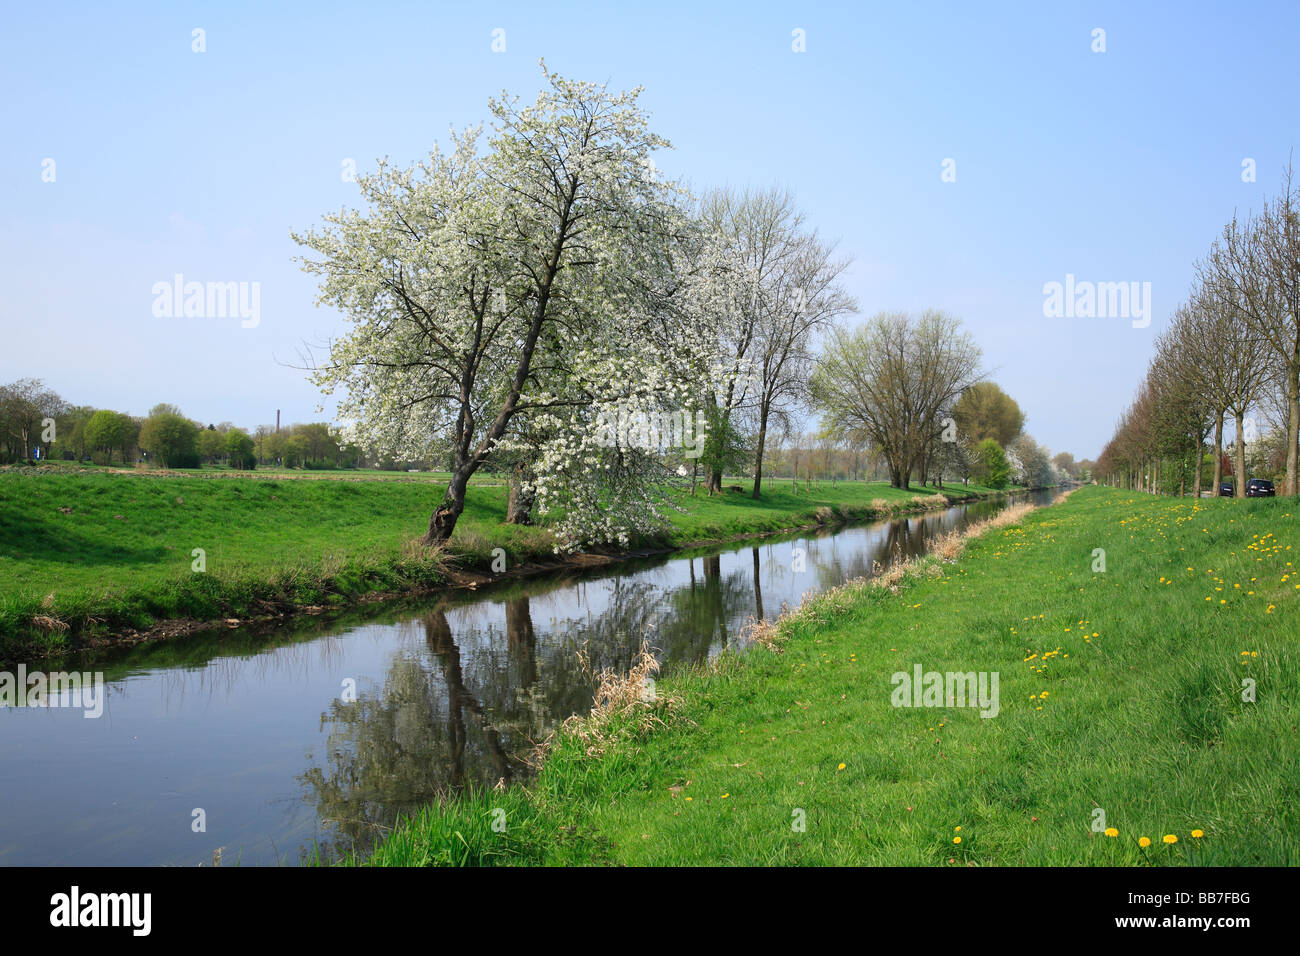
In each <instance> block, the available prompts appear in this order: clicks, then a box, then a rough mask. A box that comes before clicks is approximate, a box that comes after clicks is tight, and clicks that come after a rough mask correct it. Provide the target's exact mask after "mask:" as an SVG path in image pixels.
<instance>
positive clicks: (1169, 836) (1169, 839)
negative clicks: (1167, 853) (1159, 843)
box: [1164, 833, 1178, 843]
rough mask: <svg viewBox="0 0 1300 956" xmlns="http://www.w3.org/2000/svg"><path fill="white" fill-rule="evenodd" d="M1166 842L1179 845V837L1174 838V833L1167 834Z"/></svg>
mask: <svg viewBox="0 0 1300 956" xmlns="http://www.w3.org/2000/svg"><path fill="white" fill-rule="evenodd" d="M1164 840H1165V842H1166V843H1177V842H1178V837H1176V836H1174V835H1173V834H1172V833H1166V834H1165V836H1164Z"/></svg>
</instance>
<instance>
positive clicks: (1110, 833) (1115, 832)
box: [1106, 827, 1119, 837]
mask: <svg viewBox="0 0 1300 956" xmlns="http://www.w3.org/2000/svg"><path fill="white" fill-rule="evenodd" d="M1106 836H1108V837H1117V836H1119V831H1118V830H1116V829H1115V828H1114V827H1107V828H1106Z"/></svg>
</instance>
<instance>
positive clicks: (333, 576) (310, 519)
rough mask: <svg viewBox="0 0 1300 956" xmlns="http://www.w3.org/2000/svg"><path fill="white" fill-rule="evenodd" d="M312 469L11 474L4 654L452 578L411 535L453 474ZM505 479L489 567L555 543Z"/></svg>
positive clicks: (6, 488)
mask: <svg viewBox="0 0 1300 956" xmlns="http://www.w3.org/2000/svg"><path fill="white" fill-rule="evenodd" d="M305 475H306V477H305V479H304V480H294V479H283V478H270V477H258V476H256V475H254V476H249V475H238V474H235V473H229V472H227V473H218V472H200V473H198V474H196V475H194V476H179V475H175V474H167V475H156V474H149V473H144V474H139V473H129V474H122V473H113V472H112V471H110V470H107V469H99V470H90V469H85V470H81V469H74V468H68V467H60V466H43V467H41V468H21V469H13V470H9V471H5V472H0V658H3V657H5V656H8V655H14V656H17V655H18V654H21V653H24V652H27V651H30V650H31V649H32V648H33V647H36V648H39V647H41V646H46V647H49V646H59V645H60V644H64V643H68V644H70V643H72V642H75V641H76V640H77V639H78V638H80V637H81V636H83V635H85V634H93V633H95V632H101V633H102V632H105V631H111V630H113V629H122V628H144V627H147V626H149V625H150V624H152V623H154V622H155V621H158V620H165V619H169V618H195V619H203V620H206V619H214V618H221V617H242V616H245V615H248V614H256V613H259V612H264V611H266V610H267V609H270V608H276V607H284V606H286V605H328V604H342V603H348V602H350V601H352V600H355V599H356V598H357V597H358V596H360V595H364V594H367V593H372V592H377V591H402V590H407V589H410V588H415V587H429V586H436V585H437V584H439V583H440V582H442V581H444V580H445V561H444V560H443V557H442V556H437V555H430V554H427V553H422V552H420V551H419V550H418V549H416V548H413V547H411V541H412V539H414V538H416V537H418V536H419V534H420V533H421V532H422V531H423V530H424V527H425V523H426V522H427V520H428V515H429V513H430V512H431V511H432V510H433V509H434V508H435V507H436V506H437V504H438V502H439V501H440V500H441V498H442V495H443V491H444V490H445V481H443V480H437V479H432V478H429V477H412V478H411V479H410V480H400V479H387V480H385V479H374V478H372V477H370V476H369V475H366V474H356V473H353V474H352V475H350V476H348V477H341V476H339V475H328V476H324V477H321V476H319V475H318V473H312V472H308V473H305ZM982 491H984V489H979V488H970V489H961V488H957V489H950V490H949V491H948V493H949V494H950V495H951V496H953V497H960V496H962V495H966V494H972V493H980V492H982ZM505 493H506V492H505V489H504V487H501V486H499V485H489V484H487V483H484V484H479V485H471V487H470V490H469V494H468V498H467V502H466V508H465V513H464V515H463V516H462V518H461V520H460V523H459V524H458V525H457V528H456V534H455V536H454V537H453V539H452V546H451V549H450V552H451V556H452V557H453V558H454V559H455V560H456V561H457V562H458V563H460V564H462V565H466V566H472V567H485V566H486V565H487V563H488V562H489V561H490V560H491V554H492V550H493V549H494V548H498V547H500V548H504V549H505V551H506V554H507V556H508V559H509V561H510V563H511V565H512V566H513V565H515V564H518V563H520V562H526V561H531V560H536V559H538V558H544V557H549V556H551V546H552V542H551V539H550V537H549V535H548V534H547V532H546V530H545V528H544V527H542V528H530V527H520V526H514V525H507V524H505V520H504V519H505ZM917 495H918V492H917V491H916V490H915V489H913V490H912V491H910V492H904V491H901V490H898V489H894V488H889V487H888V486H887V485H883V484H880V483H870V484H868V483H862V482H840V483H838V485H837V486H834V487H832V486H830V485H829V484H825V483H823V484H821V485H818V486H816V487H815V488H814V489H812V490H808V489H806V488H805V489H803V490H799V491H795V490H793V489H792V487H791V483H790V482H788V481H787V482H780V483H773V484H769V486H768V491H767V493H765V495H764V496H763V499H762V500H761V501H753V500H752V499H751V498H750V497H749V496H748V495H747V494H736V493H729V494H726V495H723V496H718V497H715V498H712V499H710V498H708V497H707V496H705V495H703V494H701V495H698V496H696V497H695V498H693V499H691V498H689V497H688V498H687V499H686V501H685V507H686V509H687V510H686V512H685V513H683V514H674V515H673V516H672V517H673V521H674V524H673V527H672V529H671V530H669V531H667V532H666V533H664V534H663V535H661V536H659V537H657V538H655V539H652V540H648V541H645V542H642V544H644V545H656V546H668V545H675V544H682V543H686V542H690V541H698V540H702V539H711V538H728V537H734V536H737V535H743V534H756V533H761V532H767V531H774V530H780V529H782V528H790V527H796V526H800V525H806V524H810V523H814V522H819V521H826V520H831V519H834V518H839V519H842V520H849V519H860V518H866V517H870V516H871V515H873V514H875V513H877V511H878V510H879V506H880V503H881V502H884V503H885V505H886V506H887V507H889V508H899V509H902V508H908V507H912V506H913V499H914V498H916V497H917ZM873 502H876V504H875V505H874V506H873ZM933 504H934V503H933V502H931V503H930V505H931V506H933ZM196 548H201V549H202V550H203V551H204V560H205V562H206V571H205V573H203V574H196V573H194V572H193V571H192V565H193V562H194V561H195V556H194V549H196ZM34 621H36V623H33V622H34ZM60 625H67V630H64V629H63V628H62V627H61V626H60Z"/></svg>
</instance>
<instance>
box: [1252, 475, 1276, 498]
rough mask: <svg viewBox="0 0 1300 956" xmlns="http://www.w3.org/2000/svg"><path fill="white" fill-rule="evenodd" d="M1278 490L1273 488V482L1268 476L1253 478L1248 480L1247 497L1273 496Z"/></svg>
mask: <svg viewBox="0 0 1300 956" xmlns="http://www.w3.org/2000/svg"><path fill="white" fill-rule="evenodd" d="M1276 495H1277V492H1276V491H1274V490H1273V482H1271V481H1269V480H1268V479H1267V478H1252V479H1250V481H1248V482H1246V497H1247V498H1273V497H1275V496H1276Z"/></svg>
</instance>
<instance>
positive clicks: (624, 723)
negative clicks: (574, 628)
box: [559, 643, 681, 757]
mask: <svg viewBox="0 0 1300 956" xmlns="http://www.w3.org/2000/svg"><path fill="white" fill-rule="evenodd" d="M579 659H580V660H582V661H585V656H583V655H581V654H580V655H579ZM657 673H659V662H658V661H657V660H655V656H654V655H653V654H651V653H650V648H649V646H648V645H646V644H645V643H642V644H641V649H640V650H639V651H638V652H637V655H636V657H635V658H634V659H633V661H632V667H631V669H630V670H628V672H627V673H625V674H622V673H618V672H616V671H611V670H609V669H605V670H602V671H601V672H600V673H598V674H596V675H594V677H595V681H596V694H595V699H594V700H593V702H592V705H591V713H590V714H587V715H586V716H583V715H579V714H574V715H573V716H572V717H569V718H568V719H567V720H565V721H564V723H563V724H561V725H560V731H559V732H560V733H561V734H565V735H568V736H570V737H574V738H577V739H578V740H579V741H581V742H582V744H583V747H584V749H585V750H586V752H587V755H588V756H590V757H597V756H600V755H601V754H603V753H605V752H606V751H608V750H609V749H610V748H611V747H612V746H613V745H614V744H616V743H618V742H619V741H620V740H622V739H625V738H627V737H635V736H639V735H641V734H643V733H646V732H648V731H650V730H652V729H653V728H654V727H656V726H663V724H664V720H663V716H662V715H663V714H664V713H665V712H666V711H668V710H669V709H671V708H672V707H674V706H676V705H677V704H679V703H680V702H681V701H680V699H679V698H678V697H676V696H674V695H671V694H663V693H660V692H659V689H658V688H657V687H656V686H655V682H654V680H653V675H655V674H657Z"/></svg>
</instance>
